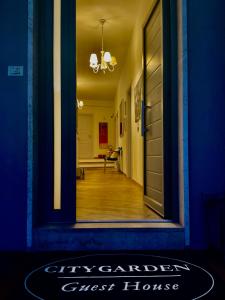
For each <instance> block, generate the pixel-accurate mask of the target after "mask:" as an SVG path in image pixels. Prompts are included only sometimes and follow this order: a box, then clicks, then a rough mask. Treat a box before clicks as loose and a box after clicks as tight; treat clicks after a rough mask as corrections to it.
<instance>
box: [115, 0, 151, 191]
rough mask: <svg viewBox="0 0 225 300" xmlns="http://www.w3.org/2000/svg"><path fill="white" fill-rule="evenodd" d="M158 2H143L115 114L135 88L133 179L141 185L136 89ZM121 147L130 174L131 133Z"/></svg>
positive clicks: (123, 159) (119, 89)
mask: <svg viewBox="0 0 225 300" xmlns="http://www.w3.org/2000/svg"><path fill="white" fill-rule="evenodd" d="M154 3H155V1H149V0H145V1H142V5H141V7H140V9H139V12H138V13H137V18H136V24H135V27H134V31H133V35H132V38H131V41H130V45H129V48H128V52H127V56H126V60H125V62H124V64H123V66H122V71H121V76H120V81H119V85H118V88H117V92H116V96H115V113H117V112H118V113H119V111H120V110H119V106H120V103H121V101H122V100H125V101H126V99H127V96H128V95H127V93H128V91H129V88H130V87H131V130H132V132H131V154H132V157H131V161H132V166H131V178H132V179H133V180H135V181H136V182H137V183H139V184H140V185H143V137H142V136H141V121H139V122H137V123H135V102H134V88H135V86H136V84H137V82H138V80H139V78H140V76H141V74H142V71H143V28H144V25H145V23H146V22H147V19H148V17H149V15H150V12H151V10H152V8H153V4H154ZM117 146H122V147H123V156H122V164H121V168H122V171H123V172H124V173H125V174H127V171H128V170H127V147H128V136H127V132H125V133H124V136H123V137H120V136H119V138H118V145H117Z"/></svg>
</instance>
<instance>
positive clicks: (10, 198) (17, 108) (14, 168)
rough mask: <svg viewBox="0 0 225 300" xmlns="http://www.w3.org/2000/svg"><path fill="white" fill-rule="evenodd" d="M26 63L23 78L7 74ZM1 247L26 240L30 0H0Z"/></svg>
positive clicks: (15, 246)
mask: <svg viewBox="0 0 225 300" xmlns="http://www.w3.org/2000/svg"><path fill="white" fill-rule="evenodd" d="M8 65H23V66H24V71H25V74H24V77H8V76H7V66H8ZM0 124H1V125H0V142H1V144H0V162H1V163H0V249H14V248H19V249H22V248H24V247H25V242H26V158H27V154H26V153H27V1H26V0H20V1H15V0H1V1H0Z"/></svg>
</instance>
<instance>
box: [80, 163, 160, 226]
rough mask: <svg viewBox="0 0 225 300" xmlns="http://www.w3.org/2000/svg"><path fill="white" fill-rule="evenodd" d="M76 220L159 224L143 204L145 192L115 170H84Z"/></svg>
mask: <svg viewBox="0 0 225 300" xmlns="http://www.w3.org/2000/svg"><path fill="white" fill-rule="evenodd" d="M76 207H77V220H78V221H117V220H124V221H125V220H146V219H147V220H160V219H161V218H160V216H158V215H157V214H156V213H154V212H153V211H151V210H150V209H149V208H147V207H146V206H145V205H144V203H143V190H142V188H141V187H140V186H139V185H138V184H137V183H135V182H134V181H133V180H131V179H129V178H127V177H126V176H125V175H124V174H122V173H119V172H117V171H116V170H115V169H114V168H107V170H106V173H104V171H103V169H100V168H99V169H97V168H95V169H93V168H90V169H85V179H84V180H77V205H76Z"/></svg>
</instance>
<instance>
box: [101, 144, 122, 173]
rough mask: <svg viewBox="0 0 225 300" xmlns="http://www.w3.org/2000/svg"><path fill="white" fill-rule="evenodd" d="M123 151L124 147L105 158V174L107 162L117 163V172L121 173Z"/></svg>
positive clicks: (110, 152) (111, 152)
mask: <svg viewBox="0 0 225 300" xmlns="http://www.w3.org/2000/svg"><path fill="white" fill-rule="evenodd" d="M121 151H122V147H118V148H117V149H115V150H112V151H109V153H108V155H106V156H105V157H104V173H105V170H106V164H107V161H108V162H112V161H114V162H115V163H116V166H117V170H118V171H119V160H120V153H121Z"/></svg>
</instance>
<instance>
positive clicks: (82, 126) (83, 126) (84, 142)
mask: <svg viewBox="0 0 225 300" xmlns="http://www.w3.org/2000/svg"><path fill="white" fill-rule="evenodd" d="M92 130H93V117H92V115H81V114H78V128H77V131H78V158H79V159H84V158H93V140H92V136H93V133H92Z"/></svg>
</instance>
